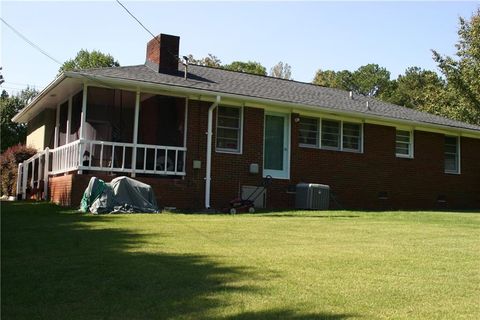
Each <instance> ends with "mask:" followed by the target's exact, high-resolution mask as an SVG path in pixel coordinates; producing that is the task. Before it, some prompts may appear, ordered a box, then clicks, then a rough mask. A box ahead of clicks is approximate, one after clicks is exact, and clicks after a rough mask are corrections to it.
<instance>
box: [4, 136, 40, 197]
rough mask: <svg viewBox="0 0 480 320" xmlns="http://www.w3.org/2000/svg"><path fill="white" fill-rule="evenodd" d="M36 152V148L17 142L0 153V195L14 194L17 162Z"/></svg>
mask: <svg viewBox="0 0 480 320" xmlns="http://www.w3.org/2000/svg"><path fill="white" fill-rule="evenodd" d="M36 153H37V150H35V149H34V148H29V147H27V146H24V145H20V144H19V145H15V146H12V147H9V148H8V149H7V150H5V152H3V153H2V154H0V165H1V166H2V172H1V179H0V181H1V186H0V193H1V194H2V195H13V194H14V192H15V190H16V184H17V175H18V170H17V168H18V164H19V163H20V162H23V161H25V160H27V159H29V158H30V157H32V156H33V155H35V154H36Z"/></svg>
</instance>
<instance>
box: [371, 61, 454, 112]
mask: <svg viewBox="0 0 480 320" xmlns="http://www.w3.org/2000/svg"><path fill="white" fill-rule="evenodd" d="M443 90H445V81H443V80H442V79H441V78H440V77H439V76H438V75H437V73H435V72H433V71H430V70H425V69H421V68H419V67H410V68H408V69H407V70H405V74H404V75H399V76H398V78H397V79H396V80H393V81H392V83H391V85H390V86H389V88H388V89H385V90H384V92H383V94H382V96H381V97H380V98H381V99H382V100H385V101H389V102H392V103H395V104H398V105H402V106H405V107H408V108H412V109H417V110H423V111H427V110H429V111H433V109H434V108H437V106H436V105H438V104H439V103H438V102H439V98H440V97H441V96H442V94H443ZM434 113H438V110H436V111H434Z"/></svg>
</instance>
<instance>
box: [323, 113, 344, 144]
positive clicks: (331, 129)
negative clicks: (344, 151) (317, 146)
mask: <svg viewBox="0 0 480 320" xmlns="http://www.w3.org/2000/svg"><path fill="white" fill-rule="evenodd" d="M322 148H327V149H340V121H332V120H322Z"/></svg>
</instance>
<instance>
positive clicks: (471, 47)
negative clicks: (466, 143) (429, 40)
mask: <svg viewBox="0 0 480 320" xmlns="http://www.w3.org/2000/svg"><path fill="white" fill-rule="evenodd" d="M459 22H460V26H459V29H458V37H459V40H458V42H457V44H456V45H455V47H456V49H457V52H456V57H449V56H442V55H441V54H439V53H438V52H437V51H435V50H432V52H433V59H434V60H435V62H437V64H438V67H439V69H440V70H441V72H442V73H443V75H444V76H445V78H446V80H447V87H446V90H447V92H446V93H445V95H446V96H449V97H451V98H453V99H455V100H456V101H455V102H454V103H452V105H454V108H455V109H456V110H455V111H454V112H451V111H452V110H450V113H451V114H452V115H453V116H454V117H455V119H458V120H462V121H467V122H471V123H476V124H480V9H477V11H476V12H475V13H474V14H473V15H472V17H471V19H470V20H469V21H468V20H465V19H464V18H462V17H460V18H459Z"/></svg>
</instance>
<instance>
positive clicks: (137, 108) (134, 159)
mask: <svg viewBox="0 0 480 320" xmlns="http://www.w3.org/2000/svg"><path fill="white" fill-rule="evenodd" d="M139 114H140V91H138V90H137V94H136V96H135V117H134V119H133V150H132V178H135V169H136V166H137V143H138V117H139Z"/></svg>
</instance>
